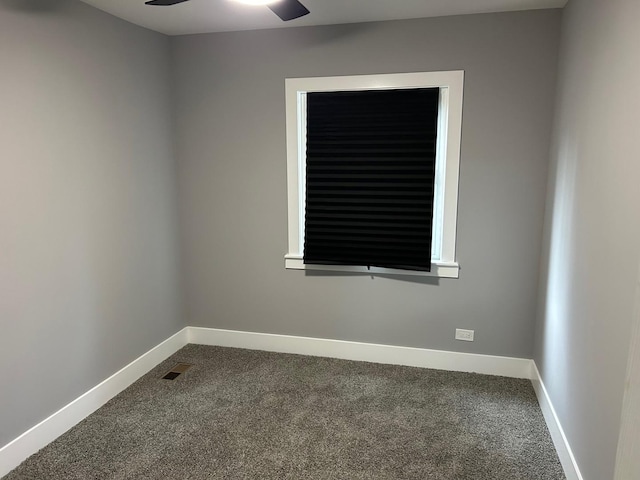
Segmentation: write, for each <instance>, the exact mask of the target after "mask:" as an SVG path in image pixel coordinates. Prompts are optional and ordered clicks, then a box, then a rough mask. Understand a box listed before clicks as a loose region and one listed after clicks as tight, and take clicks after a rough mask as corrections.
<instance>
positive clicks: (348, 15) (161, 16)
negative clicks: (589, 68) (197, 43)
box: [82, 0, 567, 35]
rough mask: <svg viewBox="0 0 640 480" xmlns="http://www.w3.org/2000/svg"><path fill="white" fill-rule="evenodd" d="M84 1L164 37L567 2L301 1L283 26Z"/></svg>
mask: <svg viewBox="0 0 640 480" xmlns="http://www.w3.org/2000/svg"><path fill="white" fill-rule="evenodd" d="M82 1H83V2H85V3H88V4H90V5H93V6H94V7H97V8H99V9H100V10H104V11H105V12H108V13H110V14H112V15H115V16H117V17H120V18H123V19H125V20H127V21H129V22H131V23H135V24H137V25H141V26H143V27H146V28H150V29H152V30H156V31H158V32H162V33H166V34H168V35H183V34H189V33H205V32H228V31H233V30H258V29H264V28H282V27H299V26H305V25H331V24H338V23H358V22H372V21H380V20H399V19H407V18H423V17H440V16H446V15H465V14H470V13H488V12H503V11H514V10H531V9H540V8H560V7H563V6H564V5H565V4H566V3H567V0H301V1H302V3H303V4H304V5H305V6H306V7H307V8H308V9H309V10H310V11H311V13H310V14H309V15H307V16H305V17H302V18H299V19H296V20H292V21H289V22H283V21H282V20H280V19H279V18H278V17H276V15H275V14H274V13H272V12H271V10H269V9H268V8H267V7H265V6H252V5H245V4H242V3H238V2H236V1H234V0H190V1H188V2H185V3H181V4H178V5H173V6H170V7H152V6H148V5H145V4H144V2H145V0H82Z"/></svg>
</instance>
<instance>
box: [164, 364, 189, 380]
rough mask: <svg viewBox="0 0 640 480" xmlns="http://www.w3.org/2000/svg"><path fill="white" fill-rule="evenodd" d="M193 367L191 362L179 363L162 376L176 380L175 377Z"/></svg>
mask: <svg viewBox="0 0 640 480" xmlns="http://www.w3.org/2000/svg"><path fill="white" fill-rule="evenodd" d="M191 367H192V364H190V363H177V364H176V365H175V366H174V367H173V368H172V369H171V370H169V372H167V374H166V375H165V376H164V377H162V378H163V379H165V380H175V378H176V377H177V376H178V375H180V374H181V373H184V372H186V371H187V370H189V369H190V368H191Z"/></svg>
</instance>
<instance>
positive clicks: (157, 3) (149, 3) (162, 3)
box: [144, 0, 188, 6]
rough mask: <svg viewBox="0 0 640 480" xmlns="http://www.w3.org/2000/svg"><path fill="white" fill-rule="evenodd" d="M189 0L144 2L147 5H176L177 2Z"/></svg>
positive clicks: (150, 0)
mask: <svg viewBox="0 0 640 480" xmlns="http://www.w3.org/2000/svg"><path fill="white" fill-rule="evenodd" d="M187 1H188V0H149V1H148V2H144V3H145V5H161V6H169V5H175V4H176V3H182V2H187Z"/></svg>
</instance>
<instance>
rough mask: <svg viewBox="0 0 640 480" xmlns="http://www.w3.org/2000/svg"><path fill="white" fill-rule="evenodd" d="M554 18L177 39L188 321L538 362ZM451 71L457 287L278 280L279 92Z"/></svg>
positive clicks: (300, 277) (282, 239)
mask: <svg viewBox="0 0 640 480" xmlns="http://www.w3.org/2000/svg"><path fill="white" fill-rule="evenodd" d="M560 15H561V14H560V11H559V10H547V11H535V12H519V13H503V14H490V15H472V16H461V17H446V18H435V19H421V20H410V21H397V22H383V23H369V24H356V25H341V26H330V27H310V28H293V29H284V30H271V31H254V32H236V33H222V34H207V35H193V36H185V37H175V38H172V40H171V46H172V55H173V62H174V63H173V72H174V75H175V78H174V82H175V86H176V117H175V118H176V124H177V127H178V136H177V152H178V158H179V166H178V179H179V199H180V214H181V215H180V221H181V233H182V242H181V243H182V245H183V252H182V253H183V258H184V271H185V282H186V283H185V285H186V286H185V292H186V310H187V311H188V315H187V321H188V323H189V324H190V325H195V326H206V327H218V328H228V329H237V330H247V331H258V332H270V333H282V334H291V335H303V336H311V337H324V338H335V339H344V340H357V341H365V342H375V343H384V344H394V345H408V346H415V347H426V348H436V349H444V350H455V351H469V352H479V353H487V354H497V355H509V356H517V357H518V356H519V357H529V358H530V356H531V354H532V337H533V331H534V323H535V308H536V299H537V280H538V266H539V252H540V244H541V239H542V224H543V216H544V201H545V195H546V193H545V192H546V182H547V164H548V149H549V143H550V135H551V120H552V115H553V102H554V95H555V84H556V63H557V47H558V41H559V26H560ZM453 69H455V70H457V69H463V70H465V71H466V77H465V81H466V83H465V103H464V123H463V141H462V160H461V169H462V173H461V177H460V201H459V223H458V227H459V229H458V259H459V261H460V264H461V266H462V270H461V272H460V278H459V279H457V280H452V279H442V280H441V281H440V282H433V281H430V280H415V279H412V278H409V277H404V278H403V277H400V278H382V277H375V278H371V277H369V276H349V275H322V274H315V275H311V274H305V273H304V272H303V271H291V270H285V269H284V260H283V256H284V254H285V253H286V250H287V204H286V197H287V192H286V156H285V114H284V79H285V78H287V77H306V76H326V75H347V74H373V73H385V72H411V71H436V70H453ZM455 327H462V328H471V329H475V331H476V341H475V343H465V342H456V341H454V340H453V336H454V329H455Z"/></svg>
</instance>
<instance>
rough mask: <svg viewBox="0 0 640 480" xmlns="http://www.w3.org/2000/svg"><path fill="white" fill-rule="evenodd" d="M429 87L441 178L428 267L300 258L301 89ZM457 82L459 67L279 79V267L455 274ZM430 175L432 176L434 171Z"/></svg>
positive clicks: (459, 107)
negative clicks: (282, 120) (283, 152)
mask: <svg viewBox="0 0 640 480" xmlns="http://www.w3.org/2000/svg"><path fill="white" fill-rule="evenodd" d="M431 87H439V88H440V89H441V97H440V106H439V110H440V112H439V118H438V122H439V126H438V140H439V141H438V146H437V148H438V156H437V159H436V170H437V171H438V169H440V170H439V174H440V178H441V179H443V182H444V185H443V188H439V189H437V190H436V194H437V193H438V192H439V193H440V195H441V198H440V199H438V198H436V199H434V206H435V205H439V206H440V208H439V210H440V214H441V215H442V228H437V229H436V228H434V233H437V234H438V235H439V238H434V239H433V240H432V243H438V242H439V244H440V246H441V247H440V258H434V257H433V256H432V262H431V271H430V272H422V271H414V270H400V269H393V268H382V267H370V268H368V267H366V266H357V265H353V266H351V265H317V264H305V263H304V262H303V249H304V215H305V186H306V179H305V171H306V151H305V150H306V110H307V109H306V93H308V92H328V91H329V92H331V91H357V90H390V89H400V88H431ZM463 87H464V71H462V70H453V71H444V72H415V73H392V74H380V75H349V76H339V77H308V78H287V79H285V100H286V132H287V194H288V244H289V250H288V253H287V254H286V255H285V268H287V269H295V270H327V271H341V272H356V273H357V272H360V273H367V274H383V275H411V276H431V277H447V278H458V272H459V269H460V266H459V264H458V263H457V260H456V227H457V213H458V178H459V171H460V141H461V135H462V96H463ZM442 132H446V142H443V141H440V140H441V139H442V137H443V135H442ZM443 157H444V158H445V162H444V166H443V165H442V161H440V162H438V159H441V158H443ZM436 176H437V177H438V174H437V175H436ZM438 201H440V203H438ZM436 215H438V213H437V212H436V211H435V210H434V223H435V217H436Z"/></svg>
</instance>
